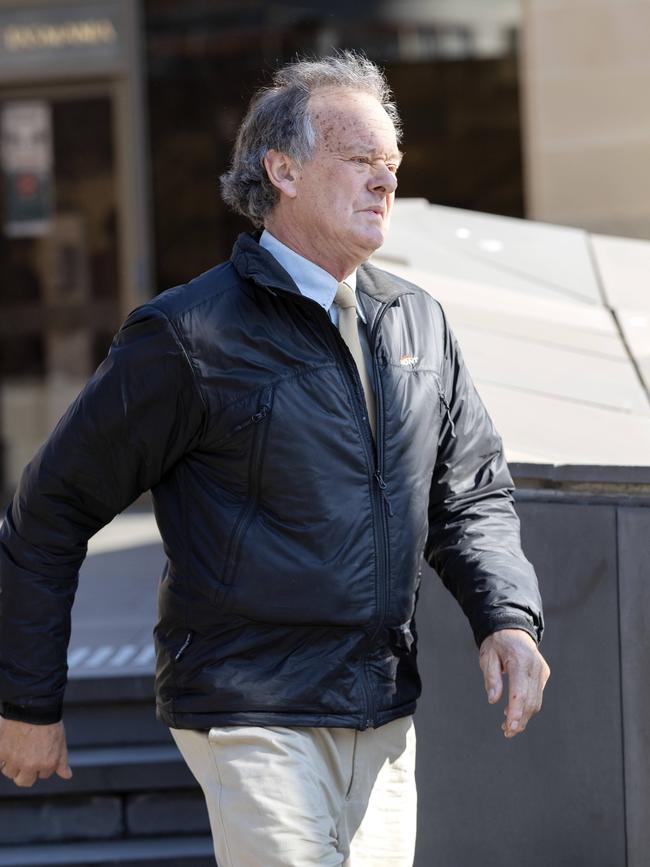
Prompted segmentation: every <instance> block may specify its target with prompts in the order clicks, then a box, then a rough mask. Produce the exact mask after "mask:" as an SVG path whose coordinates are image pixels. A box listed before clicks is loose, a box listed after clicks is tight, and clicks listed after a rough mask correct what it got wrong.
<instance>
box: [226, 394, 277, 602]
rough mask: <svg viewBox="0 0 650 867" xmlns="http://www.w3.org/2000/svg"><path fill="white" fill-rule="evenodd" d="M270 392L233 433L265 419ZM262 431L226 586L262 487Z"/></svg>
mask: <svg viewBox="0 0 650 867" xmlns="http://www.w3.org/2000/svg"><path fill="white" fill-rule="evenodd" d="M270 393H271V392H270V389H269V390H267V392H266V393H265V397H266V398H267V401H268V402H266V403H262V405H261V406H260V408H259V409H258V410H257V412H256V413H254V414H253V415H252V416H249V418H247V419H246V420H245V421H243V422H242V423H241V424H239V425H238V426H237V427H236V428H235V430H234V431H233V433H234V432H236V431H240V430H243V429H245V428H247V427H250V426H251V425H258V424H259V422H261V421H263V419H265V418H266V417H267V415H268V414H269V412H270V411H271V405H270ZM262 433H263V432H262V431H261V430H260V428H259V427H258V428H257V429H256V430H255V432H254V434H253V445H252V448H251V452H250V458H249V462H248V478H249V495H248V499H247V500H246V504H245V506H244V507H243V509H242V510H241V512H240V513H239V515H238V517H237V521H236V522H235V526H234V527H233V531H232V535H231V537H230V545H229V546H228V554H227V555H226V565H225V569H224V575H223V584H224V585H226V586H229V585H230V584H231V583H232V580H233V576H234V573H235V569H236V567H237V561H238V559H239V549H240V546H241V542H242V539H243V538H244V535H245V534H246V530H248V527H249V525H250V522H251V521H252V519H253V515H254V513H255V507H256V505H257V500H258V495H259V489H260V474H259V472H258V470H259V463H260V459H261V454H262V446H263V441H264V437H263V436H262ZM217 595H218V594H217Z"/></svg>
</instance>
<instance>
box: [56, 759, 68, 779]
mask: <svg viewBox="0 0 650 867" xmlns="http://www.w3.org/2000/svg"><path fill="white" fill-rule="evenodd" d="M56 773H57V774H58V776H59V777H61V778H62V779H63V780H69V779H70V777H71V776H72V769H71V767H70V765H69V764H68V757H67V756H64V757H63V758H62V759H61V761H60V762H59V766H58V767H57V769H56Z"/></svg>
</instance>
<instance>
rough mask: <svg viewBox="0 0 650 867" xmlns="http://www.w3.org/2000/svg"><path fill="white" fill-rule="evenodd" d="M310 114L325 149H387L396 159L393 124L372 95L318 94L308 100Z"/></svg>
mask: <svg viewBox="0 0 650 867" xmlns="http://www.w3.org/2000/svg"><path fill="white" fill-rule="evenodd" d="M310 114H311V119H312V122H313V124H314V127H315V128H316V132H317V134H318V138H319V144H320V145H321V146H323V147H325V148H326V149H327V150H341V149H345V150H349V149H351V148H352V149H354V148H355V147H356V148H357V149H359V148H361V149H362V150H363V151H373V152H374V151H381V152H382V153H384V152H385V151H386V150H387V149H388V151H390V155H391V156H399V150H398V149H397V141H396V135H395V127H394V125H393V122H392V121H391V119H390V118H389V116H388V114H387V113H386V110H385V109H384V107H383V106H382V105H381V103H380V102H379V101H378V100H377V99H376V98H375V97H374V96H372V95H371V94H368V93H363V92H356V91H347V90H338V91H333V90H328V91H317V92H316V93H315V94H314V95H313V96H312V98H311V100H310ZM393 152H394V153H393Z"/></svg>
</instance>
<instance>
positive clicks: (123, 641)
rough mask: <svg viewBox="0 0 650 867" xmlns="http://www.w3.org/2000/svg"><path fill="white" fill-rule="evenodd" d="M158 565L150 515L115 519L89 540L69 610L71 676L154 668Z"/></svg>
mask: <svg viewBox="0 0 650 867" xmlns="http://www.w3.org/2000/svg"><path fill="white" fill-rule="evenodd" d="M163 563H164V554H163V550H162V544H161V542H160V536H159V535H158V530H157V528H156V525H155V521H154V518H153V514H152V513H150V512H131V513H129V512H127V513H125V514H124V515H120V516H118V517H117V518H116V519H115V520H114V521H113V522H112V523H111V524H109V525H108V526H107V527H105V528H104V529H103V530H101V531H100V532H99V533H98V534H97V535H96V536H95V537H94V538H93V539H91V541H90V544H89V546H88V557H87V558H86V561H85V562H84V565H83V567H82V570H81V576H80V580H79V590H78V592H77V598H76V601H75V605H74V608H73V612H72V637H71V640H70V650H69V654H68V663H69V666H70V676H71V677H84V676H87V675H90V674H93V675H95V674H105V675H111V674H124V673H125V672H138V673H140V672H143V671H147V672H148V671H151V670H152V669H153V660H154V651H153V642H152V629H153V625H154V622H155V619H156V592H157V586H158V582H159V580H160V574H161V572H162V567H163Z"/></svg>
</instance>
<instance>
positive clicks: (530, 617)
mask: <svg viewBox="0 0 650 867" xmlns="http://www.w3.org/2000/svg"><path fill="white" fill-rule="evenodd" d="M443 324H444V340H445V347H444V348H445V354H444V362H443V366H442V376H441V381H440V389H441V391H440V398H441V403H442V404H443V406H444V407H445V408H446V415H445V418H444V422H443V426H442V429H441V433H440V441H439V444H438V457H437V461H436V465H435V468H434V471H433V477H432V482H431V490H430V495H429V533H428V538H427V542H426V544H425V549H424V556H425V559H426V561H427V562H428V563H429V564H430V565H431V566H433V568H434V569H435V570H436V572H437V573H438V574H439V575H440V577H441V578H442V580H443V582H444V584H445V586H446V587H447V589H448V590H450V591H451V593H452V594H453V595H454V596H455V597H456V599H457V600H458V602H459V604H460V605H461V607H462V609H463V611H464V612H465V615H466V616H467V618H468V619H469V622H470V625H471V627H472V630H473V632H474V638H475V640H476V643H477V644H478V645H480V644H481V642H482V641H483V639H484V638H486V637H487V636H488V635H490V634H491V633H492V632H495V631H497V630H499V629H511V628H514V629H523V630H525V631H526V632H528V633H529V635H531V636H532V637H533V638H534V639H535V641H539V640H540V638H541V635H542V631H543V615H542V607H541V600H540V596H539V590H538V587H537V578H536V575H535V571H534V569H533V567H532V566H531V564H530V563H529V562H528V560H527V559H526V557H525V556H524V554H523V551H522V549H521V537H520V527H519V519H518V517H517V514H516V512H515V510H514V505H513V497H512V494H513V490H514V484H513V481H512V478H511V476H510V473H509V471H508V467H507V464H506V461H505V457H504V454H503V444H502V442H501V438H500V437H499V435H498V433H497V432H496V430H495V428H494V425H493V424H492V421H491V419H490V417H489V415H488V413H487V410H486V409H485V406H484V405H483V402H482V401H481V398H480V397H479V395H478V393H477V391H476V388H475V386H474V384H473V382H472V380H471V378H470V376H469V373H468V371H467V368H466V367H465V365H464V362H463V358H462V355H461V352H460V348H459V346H458V343H457V341H456V339H455V337H454V335H453V333H452V332H451V330H450V329H449V327H448V325H447V322H446V319H445V318H444V314H443ZM443 411H444V410H443Z"/></svg>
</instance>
